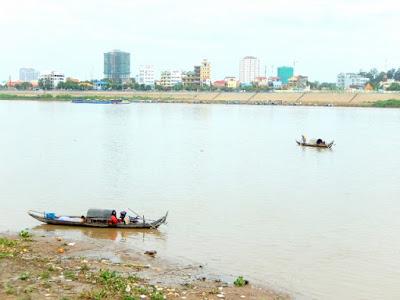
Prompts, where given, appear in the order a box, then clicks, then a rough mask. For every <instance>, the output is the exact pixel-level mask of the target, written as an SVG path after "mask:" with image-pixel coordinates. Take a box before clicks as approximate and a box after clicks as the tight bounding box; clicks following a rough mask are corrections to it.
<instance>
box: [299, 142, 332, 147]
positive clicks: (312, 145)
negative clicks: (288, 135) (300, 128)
mask: <svg viewBox="0 0 400 300" xmlns="http://www.w3.org/2000/svg"><path fill="white" fill-rule="evenodd" d="M296 143H297V145H299V146H303V147H314V148H327V149H330V148H332V146H333V143H334V142H330V143H329V144H307V143H302V142H299V141H296Z"/></svg>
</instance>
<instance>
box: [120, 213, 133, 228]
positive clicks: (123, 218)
mask: <svg viewBox="0 0 400 300" xmlns="http://www.w3.org/2000/svg"><path fill="white" fill-rule="evenodd" d="M119 221H120V222H121V223H124V224H125V225H126V224H129V222H130V218H129V216H128V215H127V214H126V211H124V210H123V211H121V212H120V213H119Z"/></svg>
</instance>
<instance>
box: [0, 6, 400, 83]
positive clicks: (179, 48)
mask: <svg viewBox="0 0 400 300" xmlns="http://www.w3.org/2000/svg"><path fill="white" fill-rule="evenodd" d="M399 15H400V2H399V1H397V0H380V1H377V0H297V1H294V0H290V1H289V0H273V1H271V0H246V1H242V0H230V1H228V0H202V1H190V0H168V1H166V0H143V1H135V0H112V1H111V0H84V1H83V0H40V1H39V0H13V1H4V2H3V1H2V3H1V5H0V28H1V46H0V81H3V80H7V79H8V78H9V76H11V78H12V79H18V70H19V68H20V67H33V68H35V69H38V70H39V71H46V70H57V71H61V72H64V73H65V75H66V76H70V77H75V78H80V79H82V80H84V79H94V78H102V76H103V74H102V73H103V53H104V52H107V51H110V50H112V49H121V50H123V51H127V52H130V53H131V72H132V77H133V76H135V74H136V72H137V67H138V66H139V65H145V64H151V65H154V66H155V69H156V71H157V72H159V71H161V70H164V69H165V70H166V69H181V70H191V69H192V68H193V65H196V64H199V63H200V62H201V60H202V59H204V58H206V59H208V60H209V61H210V62H211V64H212V80H217V79H223V78H224V77H225V76H238V75H239V61H240V59H241V58H242V57H244V56H247V55H253V56H257V57H258V58H259V59H260V63H261V66H262V68H261V69H262V73H264V70H265V69H266V70H267V75H269V76H271V75H274V73H275V72H276V67H277V66H280V65H289V66H293V65H294V66H295V73H296V74H302V75H308V76H309V78H310V80H313V81H314V80H318V81H320V82H323V81H329V82H334V81H336V76H337V74H338V73H340V72H357V71H359V70H369V69H371V68H378V69H388V68H390V67H396V68H398V67H400V33H399V28H400V27H399V19H398V17H399Z"/></svg>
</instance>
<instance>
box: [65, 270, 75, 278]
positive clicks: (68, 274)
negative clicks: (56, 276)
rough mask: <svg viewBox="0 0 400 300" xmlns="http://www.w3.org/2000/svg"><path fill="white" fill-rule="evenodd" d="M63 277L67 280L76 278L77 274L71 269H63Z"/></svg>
mask: <svg viewBox="0 0 400 300" xmlns="http://www.w3.org/2000/svg"><path fill="white" fill-rule="evenodd" d="M64 277H65V278H66V279H69V280H76V279H77V276H76V274H75V273H74V272H73V271H69V270H66V271H64Z"/></svg>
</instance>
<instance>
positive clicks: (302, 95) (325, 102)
mask: <svg viewBox="0 0 400 300" xmlns="http://www.w3.org/2000/svg"><path fill="white" fill-rule="evenodd" d="M0 93H1V94H3V97H2V99H5V98H6V97H4V95H10V97H9V98H10V100H12V99H22V98H23V97H26V99H28V100H29V99H31V100H41V99H44V100H70V99H72V98H75V97H83V98H84V97H99V98H110V97H114V98H126V99H129V100H131V101H140V102H163V103H164V102H165V103H170V102H173V103H206V104H207V103H208V104H219V103H220V104H253V105H271V104H276V105H313V106H314V105H317V106H373V105H374V104H375V103H376V102H377V101H386V100H390V99H395V100H399V101H400V93H375V92H369V93H367V92H366V93H364V92H355V93H352V92H329V91H326V92H322V91H316V92H271V93H268V92H265V93H236V92H232V93H230V92H139V91H123V92H122V91H83V92H82V91H51V92H44V91H1V92H0Z"/></svg>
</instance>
